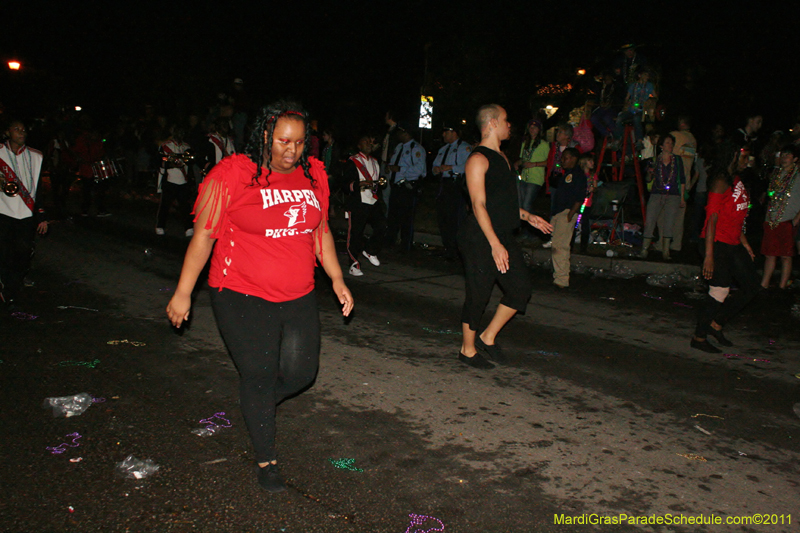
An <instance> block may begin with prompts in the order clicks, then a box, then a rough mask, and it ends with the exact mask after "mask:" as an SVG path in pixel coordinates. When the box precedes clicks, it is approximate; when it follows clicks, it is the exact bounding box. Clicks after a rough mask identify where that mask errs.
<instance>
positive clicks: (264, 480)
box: [258, 464, 286, 493]
mask: <svg viewBox="0 0 800 533" xmlns="http://www.w3.org/2000/svg"><path fill="white" fill-rule="evenodd" d="M258 484H259V485H261V486H262V487H263V488H264V489H265V490H266V491H267V492H272V493H276V492H283V491H285V490H286V483H284V481H283V478H282V477H281V473H280V471H279V470H278V465H273V464H268V465H267V466H262V467H259V468H258Z"/></svg>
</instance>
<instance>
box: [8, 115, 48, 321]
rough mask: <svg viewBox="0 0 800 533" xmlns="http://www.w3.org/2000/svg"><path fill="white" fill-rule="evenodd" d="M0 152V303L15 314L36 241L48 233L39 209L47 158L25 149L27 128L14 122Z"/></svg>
mask: <svg viewBox="0 0 800 533" xmlns="http://www.w3.org/2000/svg"><path fill="white" fill-rule="evenodd" d="M5 135H6V136H7V137H8V140H7V141H6V142H5V143H4V144H3V145H2V148H0V174H1V175H2V177H0V181H2V183H0V185H2V189H3V191H2V193H0V301H2V303H3V304H4V305H5V307H6V309H8V310H11V311H13V310H14V308H15V307H14V301H15V299H16V298H17V295H18V294H19V292H20V290H21V289H22V285H23V280H24V279H25V274H27V272H28V270H29V269H30V266H31V258H32V257H33V247H34V238H35V237H36V233H37V232H38V233H39V234H40V235H43V234H45V233H47V221H45V220H44V216H43V215H44V211H43V210H42V209H40V208H39V205H38V204H39V200H40V197H39V184H40V181H41V179H40V173H41V170H42V161H43V160H44V156H42V153H41V152H39V151H38V150H34V149H32V148H30V147H28V146H26V145H25V141H26V140H27V137H28V132H27V130H26V129H25V124H24V123H23V122H22V121H19V120H13V121H11V122H10V123H9V124H8V128H7V129H6V131H5Z"/></svg>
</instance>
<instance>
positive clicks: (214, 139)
mask: <svg viewBox="0 0 800 533" xmlns="http://www.w3.org/2000/svg"><path fill="white" fill-rule="evenodd" d="M208 140H210V141H211V142H212V143H214V145H215V146H216V147H217V148H219V151H220V152H222V157H228V156H229V155H231V154H229V153H228V150H226V149H225V143H224V142H222V139H220V138H219V137H217V136H216V135H209V136H208Z"/></svg>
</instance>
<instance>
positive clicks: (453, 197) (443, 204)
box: [436, 178, 467, 257]
mask: <svg viewBox="0 0 800 533" xmlns="http://www.w3.org/2000/svg"><path fill="white" fill-rule="evenodd" d="M436 218H437V221H438V222H439V233H440V235H441V236H442V244H443V245H444V249H445V252H446V253H447V254H448V255H451V256H453V257H455V256H456V255H458V228H459V227H460V226H461V224H463V222H464V219H465V218H467V206H466V202H465V201H464V194H463V192H462V189H461V184H460V182H459V180H457V179H455V178H443V179H442V181H441V182H440V188H439V195H438V196H437V197H436Z"/></svg>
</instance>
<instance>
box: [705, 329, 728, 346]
mask: <svg viewBox="0 0 800 533" xmlns="http://www.w3.org/2000/svg"><path fill="white" fill-rule="evenodd" d="M708 334H709V335H711V336H712V337H714V338H715V339H717V342H718V343H720V344H721V345H722V346H733V343H732V342H731V341H729V340H728V338H727V337H725V335H724V334H723V333H722V330H721V329H720V330H716V329H714V328H708Z"/></svg>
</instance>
